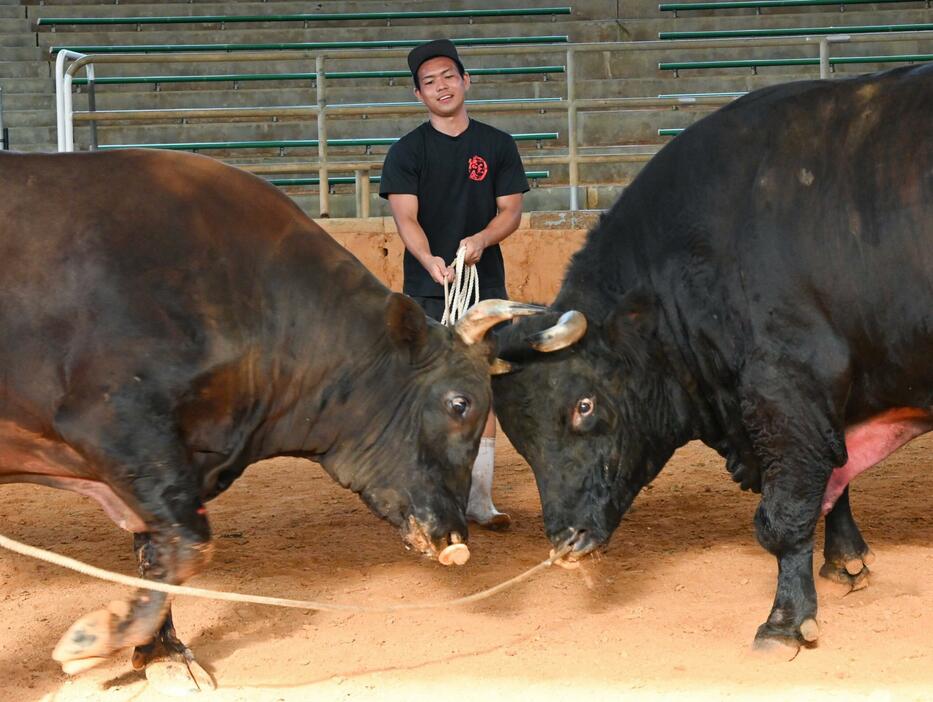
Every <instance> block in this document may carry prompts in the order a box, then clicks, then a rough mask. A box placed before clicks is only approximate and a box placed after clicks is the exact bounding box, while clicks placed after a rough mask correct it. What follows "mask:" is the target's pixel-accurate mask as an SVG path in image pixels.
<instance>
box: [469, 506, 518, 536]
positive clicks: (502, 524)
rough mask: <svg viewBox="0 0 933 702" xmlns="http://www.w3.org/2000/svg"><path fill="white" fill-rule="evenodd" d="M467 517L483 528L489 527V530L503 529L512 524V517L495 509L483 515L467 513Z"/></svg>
mask: <svg viewBox="0 0 933 702" xmlns="http://www.w3.org/2000/svg"><path fill="white" fill-rule="evenodd" d="M467 518H468V519H470V521H473V522H476V523H477V524H479V525H480V526H481V527H483V529H489V530H490V531H505V530H506V529H508V528H509V527H510V526H512V518H511V517H510V516H509V515H507V514H505V513H504V512H498V511H496V510H492V511H491V512H489V513H487V514H484V515H476V514H470V513H468V514H467Z"/></svg>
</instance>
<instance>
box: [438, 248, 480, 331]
mask: <svg viewBox="0 0 933 702" xmlns="http://www.w3.org/2000/svg"><path fill="white" fill-rule="evenodd" d="M465 256H466V248H465V247H463V246H461V247H460V248H459V249H457V257H456V258H455V259H454V262H453V263H452V264H451V265H453V267H454V289H453V290H452V291H451V290H449V289H448V283H447V279H446V278H445V279H444V316H443V317H442V318H441V324H445V325H448V326H453V325H454V324H456V323H457V320H458V319H460V318H461V317H462V316H463V315H465V314H466V311H467V310H468V309H470V307H472V306H473V305H475V304H476V303H477V302H479V274H478V273H477V272H476V266H475V265H473V264H471V265H469V266H467V265H464V257H465Z"/></svg>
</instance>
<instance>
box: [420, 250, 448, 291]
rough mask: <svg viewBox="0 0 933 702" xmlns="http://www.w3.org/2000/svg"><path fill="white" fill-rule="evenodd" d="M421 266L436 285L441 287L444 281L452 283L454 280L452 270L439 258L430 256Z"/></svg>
mask: <svg viewBox="0 0 933 702" xmlns="http://www.w3.org/2000/svg"><path fill="white" fill-rule="evenodd" d="M422 265H423V266H424V269H425V270H426V271H427V272H428V273H429V274H430V276H431V277H432V278H433V279H434V282H435V283H437V284H438V285H443V284H444V281H445V280H448V281H453V279H454V269H453V268H451V267H450V266H448V265H447V264H446V263H445V262H444V259H443V258H441V257H440V256H431V258H429V259H428V260H427V261H424V262H423V263H422Z"/></svg>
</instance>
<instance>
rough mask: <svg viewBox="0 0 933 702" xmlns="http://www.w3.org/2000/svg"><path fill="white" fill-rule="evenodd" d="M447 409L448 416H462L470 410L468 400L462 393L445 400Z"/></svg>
mask: <svg viewBox="0 0 933 702" xmlns="http://www.w3.org/2000/svg"><path fill="white" fill-rule="evenodd" d="M447 411H448V412H449V413H450V416H452V417H457V418H462V417H465V416H466V414H467V412H469V411H470V400H469V398H466V397H464V396H463V395H454V396H453V397H451V398H449V399H448V400H447Z"/></svg>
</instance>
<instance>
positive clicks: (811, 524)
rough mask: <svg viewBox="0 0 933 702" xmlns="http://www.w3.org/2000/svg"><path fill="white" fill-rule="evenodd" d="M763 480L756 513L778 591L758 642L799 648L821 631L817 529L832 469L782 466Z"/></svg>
mask: <svg viewBox="0 0 933 702" xmlns="http://www.w3.org/2000/svg"><path fill="white" fill-rule="evenodd" d="M775 471H776V473H777V474H776V475H772V476H770V477H769V478H767V479H766V480H765V481H764V484H763V485H762V499H761V503H760V504H759V506H758V511H757V512H756V514H755V527H756V532H757V535H758V541H759V543H760V544H761V545H762V546H763V547H764V548H766V549H767V550H768V551H769V552H770V553H771V554H773V555H774V556H775V557H776V558H777V561H778V582H777V591H776V593H775V596H774V605H773V606H772V608H771V614H770V615H769V616H768V620H767V621H766V622H765V623H764V624H762V625H761V626H760V627H759V628H758V632H757V634H756V635H755V644H756V647H758V648H762V647H767V646H768V645H769V644H773V643H779V644H784V645H786V646H790V647H791V648H794V649H795V650H796V649H797V648H799V646H800V644H812V643H814V642H815V641H816V639H817V638H818V636H819V627H818V626H817V623H816V607H817V600H816V586H815V584H814V582H813V532H814V530H815V528H816V523H817V521H818V520H819V517H820V499H821V498H822V496H823V489H824V488H825V486H826V480H827V479H828V477H829V471H830V468H829V467H827V468H826V469H825V470H824V471H821V473H820V475H819V476H817V475H814V473H812V472H809V471H807V470H806V469H805V468H796V467H794V466H792V467H780V468H776V469H775Z"/></svg>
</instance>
